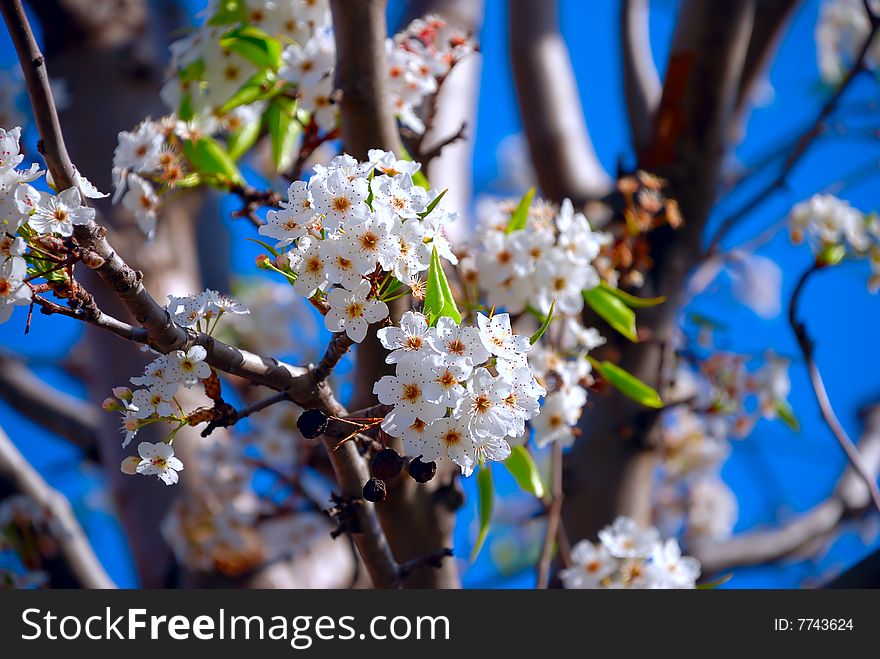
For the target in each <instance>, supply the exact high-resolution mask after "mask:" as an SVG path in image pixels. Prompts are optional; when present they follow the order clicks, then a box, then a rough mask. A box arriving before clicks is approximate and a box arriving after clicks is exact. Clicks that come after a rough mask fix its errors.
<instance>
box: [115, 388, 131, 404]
mask: <svg viewBox="0 0 880 659" xmlns="http://www.w3.org/2000/svg"><path fill="white" fill-rule="evenodd" d="M113 395H114V396H116V397H117V398H118V399H119V400H126V401H128V400H131V399H132V396H133V395H134V394H132V393H131V389H129V388H128V387H113Z"/></svg>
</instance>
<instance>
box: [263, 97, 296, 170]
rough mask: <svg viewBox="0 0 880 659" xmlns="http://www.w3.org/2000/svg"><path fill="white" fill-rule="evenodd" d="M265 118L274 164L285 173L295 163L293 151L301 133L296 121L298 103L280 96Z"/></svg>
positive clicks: (267, 110)
mask: <svg viewBox="0 0 880 659" xmlns="http://www.w3.org/2000/svg"><path fill="white" fill-rule="evenodd" d="M264 116H265V118H266V127H267V128H268V129H269V137H270V138H271V140H272V162H273V163H275V169H276V170H277V171H279V172H283V171H285V170H286V169H288V168H289V167H290V165H291V164H292V162H293V149H294V147H295V146H296V138H297V137H298V136H299V132H300V125H299V122H298V121H297V120H296V101H294V100H293V99H291V98H287V97H286V96H278V97H276V98H274V99H272V102H271V103H270V104H269V107H268V108H267V109H266V114H265V115H264Z"/></svg>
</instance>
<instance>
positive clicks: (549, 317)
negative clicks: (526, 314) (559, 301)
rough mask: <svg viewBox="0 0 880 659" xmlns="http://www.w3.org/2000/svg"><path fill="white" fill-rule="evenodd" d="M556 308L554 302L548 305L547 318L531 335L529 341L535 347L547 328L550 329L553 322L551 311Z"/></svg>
mask: <svg viewBox="0 0 880 659" xmlns="http://www.w3.org/2000/svg"><path fill="white" fill-rule="evenodd" d="M555 308H556V300H553V302H552V303H551V304H550V311H548V312H547V316H546V317H545V318H544V320H543V321H542V322H541V326H540V327H539V328H538V331H537V332H535V333H534V334H532V338H530V339H529V341H530V342H531V344H532V345H535V344H536V343H537V342H538V341H539V340H540V339H541V337H542V336H544V332H546V331H547V328H548V327H550V323H551V322H552V320H553V310H554V309H555Z"/></svg>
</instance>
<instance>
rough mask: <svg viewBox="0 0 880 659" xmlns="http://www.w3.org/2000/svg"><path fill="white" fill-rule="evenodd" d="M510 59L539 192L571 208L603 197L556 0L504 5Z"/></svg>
mask: <svg viewBox="0 0 880 659" xmlns="http://www.w3.org/2000/svg"><path fill="white" fill-rule="evenodd" d="M509 12H510V15H509V21H510V23H509V35H510V43H509V48H510V60H511V64H512V66H513V78H514V84H515V87H516V96H517V100H518V102H519V108H520V113H521V115H522V122H523V129H524V130H525V134H526V139H527V140H528V143H529V152H530V153H531V157H532V163H533V164H534V167H535V173H536V174H537V177H538V183H539V184H540V186H541V191H542V192H543V194H544V196H545V197H547V198H548V199H550V200H552V201H555V202H561V201H562V200H563V199H565V198H566V197H568V198H569V199H571V200H572V202H573V203H574V204H575V205H581V204H583V203H585V202H587V201H589V200H591V199H596V198H600V197H603V196H604V195H605V194H607V193H608V192H610V190H611V180H610V178H609V177H608V174H607V173H606V172H605V170H604V169H603V168H602V165H601V164H600V163H599V159H598V157H597V156H596V152H595V151H594V150H593V144H592V142H591V140H590V136H589V133H588V131H587V124H586V121H585V119H584V112H583V107H582V106H581V100H580V95H579V94H578V89H577V81H576V80H575V76H574V70H573V69H572V65H571V60H570V59H569V55H568V48H567V47H566V45H565V42H564V40H563V38H562V35H561V34H560V31H559V3H558V1H557V0H546V1H545V2H532V1H531V0H510V3H509Z"/></svg>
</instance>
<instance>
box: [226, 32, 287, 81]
mask: <svg viewBox="0 0 880 659" xmlns="http://www.w3.org/2000/svg"><path fill="white" fill-rule="evenodd" d="M220 47H221V48H225V49H226V50H231V51H232V52H234V53H238V54H239V55H241V56H242V57H245V58H246V59H248V60H250V61H251V62H253V63H254V64H256V65H257V66H258V67H260V68H264V69H272V70H273V71H277V70H278V66H279V65H280V64H281V50H282V48H281V42H280V41H278V40H277V39H276V38H274V37H273V36H271V35H270V34H269V33H267V32H264V31H263V30H261V29H260V28H258V27H254V26H253V25H245V26H244V27H237V28H233V29H232V30H229V32H227V33H226V34H224V35H223V36H222V37H220Z"/></svg>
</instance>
